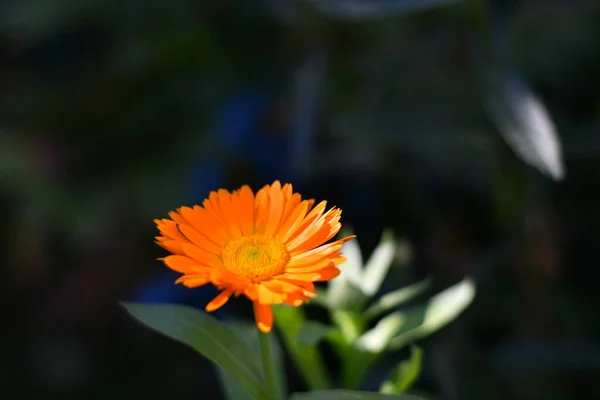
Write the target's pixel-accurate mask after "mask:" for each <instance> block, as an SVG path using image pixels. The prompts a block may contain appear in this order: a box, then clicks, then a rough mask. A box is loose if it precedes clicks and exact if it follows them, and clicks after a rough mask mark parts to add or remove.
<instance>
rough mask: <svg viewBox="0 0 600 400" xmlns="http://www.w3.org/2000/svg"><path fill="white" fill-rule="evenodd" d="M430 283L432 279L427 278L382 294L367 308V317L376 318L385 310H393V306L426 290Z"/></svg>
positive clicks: (369, 318) (368, 318)
mask: <svg viewBox="0 0 600 400" xmlns="http://www.w3.org/2000/svg"><path fill="white" fill-rule="evenodd" d="M430 284H431V281H430V280H429V279H425V280H423V281H421V282H417V283H414V284H412V285H409V286H406V287H403V288H400V289H398V290H394V291H393V292H390V293H387V294H385V295H383V296H381V298H380V299H379V300H377V302H376V303H375V304H373V305H372V306H371V307H369V308H368V309H367V311H365V313H364V317H365V319H367V320H371V319H374V318H376V317H378V316H380V315H381V314H384V313H385V312H387V311H389V310H391V309H392V308H395V307H398V306H400V305H402V304H404V303H406V302H407V301H410V300H412V299H413V298H415V297H416V296H418V295H420V294H421V293H423V292H425V290H427V288H429V285H430Z"/></svg>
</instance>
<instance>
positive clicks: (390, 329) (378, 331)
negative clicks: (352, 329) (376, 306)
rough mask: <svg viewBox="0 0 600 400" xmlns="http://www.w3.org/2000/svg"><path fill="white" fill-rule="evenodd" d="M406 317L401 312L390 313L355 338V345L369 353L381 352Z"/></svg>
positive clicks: (400, 327) (403, 323) (400, 328)
mask: <svg viewBox="0 0 600 400" xmlns="http://www.w3.org/2000/svg"><path fill="white" fill-rule="evenodd" d="M406 322H407V317H406V316H405V315H404V314H402V313H393V314H390V315H388V316H386V317H384V318H382V319H381V320H379V322H377V324H376V325H375V326H374V327H373V328H371V329H369V330H368V331H367V332H365V333H364V334H363V335H361V336H360V337H359V338H358V339H357V340H356V347H357V348H359V349H360V350H363V351H367V352H369V353H381V352H382V351H383V350H385V348H386V347H387V346H388V344H389V343H390V341H391V340H392V339H393V338H394V337H395V336H396V335H397V334H398V332H400V331H401V330H402V327H403V326H404V325H405V324H406Z"/></svg>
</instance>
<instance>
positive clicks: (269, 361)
mask: <svg viewBox="0 0 600 400" xmlns="http://www.w3.org/2000/svg"><path fill="white" fill-rule="evenodd" d="M258 337H259V338H260V354H261V356H262V362H263V368H264V371H265V380H266V383H267V392H268V393H269V398H270V399H272V400H280V396H279V388H278V386H277V378H276V377H275V367H274V365H273V357H272V356H271V344H270V343H269V334H267V333H263V332H259V333H258Z"/></svg>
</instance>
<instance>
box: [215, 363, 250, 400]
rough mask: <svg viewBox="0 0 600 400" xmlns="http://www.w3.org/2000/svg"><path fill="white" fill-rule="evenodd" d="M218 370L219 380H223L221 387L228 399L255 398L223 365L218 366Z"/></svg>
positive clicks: (248, 399) (242, 399)
mask: <svg viewBox="0 0 600 400" xmlns="http://www.w3.org/2000/svg"><path fill="white" fill-rule="evenodd" d="M217 371H218V372H219V381H220V382H221V388H222V389H223V394H224V395H225V398H226V399H228V400H253V399H252V397H251V396H250V395H249V394H248V393H246V391H245V390H244V388H243V387H242V386H241V385H240V384H239V383H238V381H237V380H236V379H235V378H234V377H233V376H231V374H229V373H227V371H225V370H224V369H223V368H221V367H218V368H217Z"/></svg>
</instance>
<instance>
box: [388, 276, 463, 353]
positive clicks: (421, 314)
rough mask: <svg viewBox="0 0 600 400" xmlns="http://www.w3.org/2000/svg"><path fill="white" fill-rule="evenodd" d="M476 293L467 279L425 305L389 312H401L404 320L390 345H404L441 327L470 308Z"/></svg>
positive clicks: (396, 347) (396, 346) (393, 346)
mask: <svg viewBox="0 0 600 400" xmlns="http://www.w3.org/2000/svg"><path fill="white" fill-rule="evenodd" d="M474 296H475V284H474V282H473V281H472V280H470V279H465V280H463V281H462V282H460V283H457V284H456V285H454V286H451V287H449V288H448V289H446V290H444V291H442V292H440V293H438V294H436V295H435V296H433V297H432V298H431V299H429V301H427V302H426V303H425V304H423V305H419V306H416V307H413V308H410V309H408V310H406V311H403V312H397V313H393V314H390V315H394V314H396V315H400V316H401V318H404V321H405V323H404V326H403V327H402V329H401V331H400V332H399V333H398V335H397V336H396V337H394V338H393V339H392V341H391V342H390V348H392V349H399V348H402V347H404V346H406V345H407V344H409V343H410V342H412V341H415V340H417V339H420V338H423V337H425V336H428V335H430V334H432V333H433V332H435V331H437V330H438V329H440V328H442V327H443V326H445V325H446V324H448V323H449V322H451V321H452V320H454V319H455V318H456V317H457V316H458V315H459V314H460V313H461V312H462V311H463V310H464V309H465V308H467V306H468V305H469V304H471V301H472V300H473V297H474Z"/></svg>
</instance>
